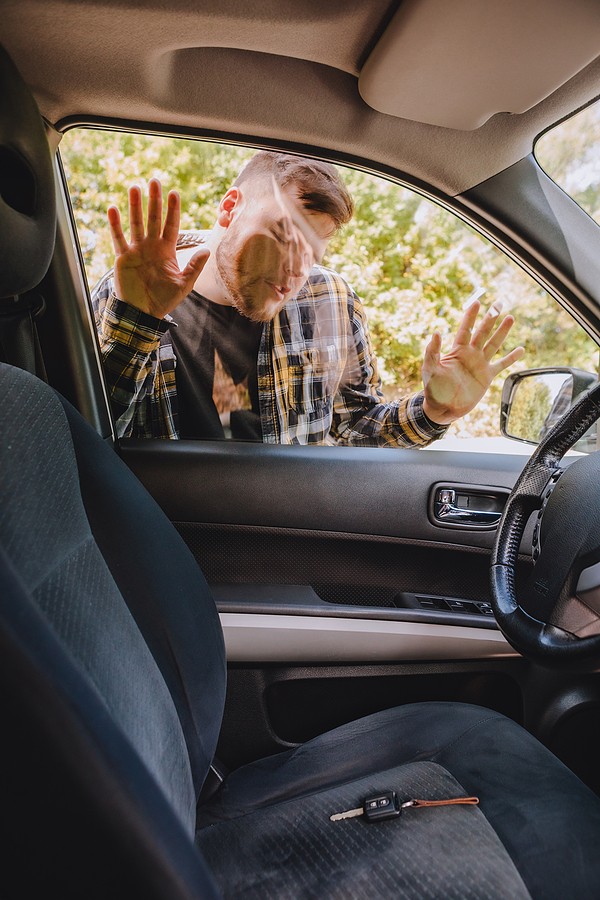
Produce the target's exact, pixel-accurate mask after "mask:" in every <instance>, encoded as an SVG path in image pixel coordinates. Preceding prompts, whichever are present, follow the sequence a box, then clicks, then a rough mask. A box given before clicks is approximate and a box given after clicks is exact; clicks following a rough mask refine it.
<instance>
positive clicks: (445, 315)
mask: <svg viewBox="0 0 600 900" xmlns="http://www.w3.org/2000/svg"><path fill="white" fill-rule="evenodd" d="M254 152H255V151H254V150H252V149H249V148H245V147H236V146H229V145H225V144H212V143H207V142H202V141H194V140H181V139H171V138H163V137H157V136H148V135H138V134H123V133H118V132H107V131H98V130H93V129H83V128H81V129H73V130H71V131H69V132H67V134H66V135H65V136H64V138H63V141H62V144H61V158H62V161H63V164H64V167H65V172H66V176H67V181H68V185H69V191H70V195H71V200H72V205H73V211H74V216H75V221H76V225H77V229H78V234H79V240H80V243H81V249H82V254H83V258H84V262H85V268H86V275H87V279H88V282H89V285H90V290H92V291H93V290H94V288H95V287H96V286H97V284H98V282H99V281H101V279H102V278H103V277H104V276H105V274H106V272H107V271H109V270H110V268H111V266H112V264H113V259H114V251H113V247H112V242H111V238H110V234H109V229H108V226H107V222H106V209H107V207H108V206H109V205H110V204H116V205H117V206H118V207H119V208H120V209H121V211H122V213H123V214H124V215H123V226H124V230H125V231H126V233H127V230H128V224H127V216H126V210H127V188H128V186H129V185H130V184H132V183H138V184H140V185H141V186H142V188H143V192H144V198H145V199H144V202H145V203H146V198H147V185H148V180H149V179H150V178H151V177H158V178H159V179H160V181H161V183H162V185H163V187H164V189H165V191H166V190H170V189H176V190H177V191H179V193H180V195H181V206H182V216H181V226H180V227H181V231H182V235H183V237H182V243H183V247H182V249H181V251H180V257H181V261H182V262H183V263H184V262H185V261H186V260H187V259H188V258H189V257H190V256H191V255H192V253H193V252H194V251H195V249H196V248H197V247H196V244H195V241H196V239H197V237H198V232H200V231H203V230H204V231H205V230H209V229H211V228H212V226H213V224H214V222H215V216H216V210H217V207H218V204H219V200H220V198H221V197H222V196H223V195H224V194H225V192H226V191H227V189H228V188H229V187H230V185H231V184H232V182H233V181H234V179H235V177H236V175H237V173H238V171H239V170H240V168H241V167H242V166H243V165H244V164H245V163H246V162H247V161H248V160H249V159H250V158H251V157H252V156H253V154H254ZM338 169H339V171H340V173H341V174H342V177H343V179H344V182H345V183H346V185H347V186H348V188H349V190H350V192H351V194H352V196H353V198H354V201H355V214H354V217H353V219H352V220H351V221H350V222H349V223H348V224H346V225H345V226H344V227H343V228H342V229H341V230H340V231H339V232H338V233H337V234H336V235H335V236H334V237H333V238H332V240H331V241H330V242H329V245H328V247H327V250H326V253H325V257H324V258H323V260H322V263H323V265H324V266H325V267H326V270H327V271H328V272H333V273H336V277H337V276H338V275H339V276H341V278H343V279H344V280H345V281H346V282H347V283H348V284H349V285H351V286H352V289H353V290H354V291H355V292H356V294H357V295H358V297H360V298H361V300H362V302H363V303H364V307H365V318H366V322H367V324H366V325H364V322H362V320H361V323H359V325H360V326H361V327H363V325H364V328H365V329H366V330H368V333H369V335H370V341H371V344H372V365H371V370H373V371H371V370H370V376H369V377H370V378H371V381H370V383H369V385H368V390H369V391H371V393H373V392H374V391H375V383H376V380H377V375H378V376H379V378H380V379H381V390H382V394H383V396H382V397H381V398H380V399H381V402H384V403H387V404H393V403H394V402H396V401H398V400H399V398H402V397H405V396H406V395H407V394H411V393H413V392H418V391H419V390H420V389H421V387H422V382H421V364H422V358H423V352H424V348H425V345H426V343H427V341H428V339H429V337H430V336H431V334H432V333H433V331H434V330H438V331H439V332H440V333H441V335H442V338H443V349H444V350H449V349H450V346H451V344H452V340H453V335H454V333H455V331H456V328H457V327H458V323H459V321H460V319H461V316H462V315H463V312H464V307H465V305H466V304H467V303H468V300H469V298H470V297H472V296H473V293H474V292H476V293H477V294H479V295H480V296H481V301H482V303H483V304H484V305H485V306H487V305H490V304H492V303H496V304H498V303H501V306H502V310H503V312H510V313H512V314H513V315H514V316H515V319H516V324H515V326H514V328H513V331H512V332H511V334H510V336H509V340H508V342H507V349H511V348H512V347H516V346H518V345H522V346H523V347H524V348H525V356H524V358H523V359H522V360H521V361H520V362H519V363H517V364H516V368H527V369H529V368H537V367H542V366H573V367H577V368H579V369H583V370H586V371H589V372H596V371H597V366H598V348H597V345H596V344H595V342H594V341H593V340H592V339H591V338H589V337H588V335H587V334H586V333H585V332H584V331H583V329H582V328H581V327H580V326H579V325H578V324H577V323H576V322H575V321H574V320H573V319H572V318H571V317H570V316H569V315H568V314H567V313H566V312H565V311H564V310H563V309H562V308H561V307H560V306H559V305H558V304H557V303H556V301H555V300H554V299H553V298H552V297H550V296H549V295H548V294H547V293H546V292H545V291H544V290H542V289H541V288H540V286H539V285H538V284H537V283H536V282H535V281H534V280H533V279H532V278H531V277H530V276H529V275H527V274H526V273H525V272H523V271H522V270H521V269H520V268H519V267H518V266H517V265H516V264H515V263H514V262H513V261H512V260H510V259H509V258H508V257H506V256H505V255H504V254H503V253H501V252H500V251H499V250H498V249H497V248H496V247H495V246H494V245H492V244H491V243H490V242H489V241H487V240H486V239H484V238H483V237H482V236H481V235H479V234H478V233H477V232H476V231H475V230H474V229H472V228H471V227H469V226H467V225H466V224H465V223H464V222H462V221H461V220H460V219H459V218H458V217H456V216H455V215H454V214H452V213H451V212H449V211H447V210H445V209H444V208H442V207H441V206H440V205H438V204H436V203H434V202H432V201H431V200H429V199H427V198H425V197H423V196H421V195H420V194H418V193H416V192H414V191H412V190H409V189H407V188H405V187H402V186H399V185H397V184H395V183H393V182H391V181H389V180H386V179H384V178H381V177H377V176H374V175H372V174H369V173H365V172H361V171H358V170H353V169H350V168H344V167H338ZM299 228H300V231H301V232H302V229H303V228H304V226H299ZM304 236H305V237H306V232H305V233H304ZM273 240H276V236H275V237H273ZM299 240H300V241H301V240H302V235H300V237H299ZM186 242H187V244H188V246H187V247H186ZM269 246H270V245H269ZM259 249H261V251H263V252H262V256H263V257H264V255H265V254H264V247H263V245H260V248H259ZM323 277H324V278H325V280H326V281H327V279H329V281H331V276H330V275H327V274H326V275H325V276H323ZM328 284H329V287H328V289H331V284H330V283H329V282H328ZM335 284H338V282H335ZM320 289H321V288H319V290H320ZM319 308H320V309H322V305H321V307H319ZM289 309H290V310H291V311H290V313H289V316H288V318H287V320H286V323H285V328H287V329H288V330H289V333H290V334H292V337H291V338H290V337H289V334H288V337H287V338H286V337H285V328H283V327H282V328H279V330H277V329H273V330H272V331H271V333H270V334H269V336H268V337H269V340H270V344H269V346H268V347H267V344H265V343H261V342H262V341H264V340H265V337H264V329H263V327H262V326H261V325H258V326H257V325H256V324H254V323H250V322H249V321H248V320H246V319H244V320H243V321H241V320H240V317H238V316H232V310H231V309H230V308H229V307H226V306H219V305H215V304H214V303H208V304H206V303H203V302H202V300H201V299H198V298H195V299H194V304H193V305H192V306H190V308H189V309H186V310H183V309H181V310H178V311H177V315H176V319H177V326H176V332H175V334H176V338H175V339H174V342H175V345H176V352H173V349H172V348H170V349H169V350H168V352H167V349H165V348H164V346H163V345H162V344H161V347H160V350H159V352H158V354H157V356H158V359H159V361H160V363H161V365H162V366H163V368H164V370H165V371H164V378H162V374H161V378H162V382H161V385H162V390H163V392H164V393H166V394H168V392H169V391H170V390H171V391H172V390H173V384H174V382H175V376H174V371H175V372H176V375H177V382H176V387H177V394H178V397H177V402H178V404H179V414H180V416H181V419H182V422H183V423H187V424H185V427H189V428H190V429H191V430H190V432H189V433H190V434H192V435H195V434H196V432H194V431H193V428H194V425H195V424H197V423H195V422H194V419H196V420H198V419H202V421H203V422H204V417H205V413H206V417H207V418H206V421H207V422H208V425H207V426H206V428H204V426H203V429H204V430H202V432H201V433H199V434H198V435H197V436H201V437H220V436H225V437H231V436H233V437H235V438H237V439H241V440H260V439H261V438H264V439H265V440H269V441H271V442H277V441H278V440H282V441H284V442H285V434H284V435H283V436H282V431H281V429H280V431H279V432H277V430H276V429H275V430H274V431H273V432H272V433H271V434H269V435H268V436H267V437H264V424H263V426H262V427H261V421H262V422H263V423H264V421H265V416H266V415H267V414H268V409H267V407H268V402H271V400H270V398H272V397H275V400H274V401H273V402H279V403H281V404H283V405H284V406H285V409H286V410H287V415H288V418H289V420H290V421H291V423H292V424H291V426H290V427H291V428H296V431H295V432H293V433H294V434H295V435H299V437H297V439H298V440H300V442H306V443H309V442H311V440H315V441H316V442H321V443H336V441H337V439H338V438H337V435H336V432H335V414H334V418H333V423H334V424H333V425H332V429H331V430H330V431H327V433H325V432H323V433H322V434H321V432H319V428H323V427H327V426H323V422H324V421H327V420H326V416H325V413H324V409H325V406H326V403H327V397H328V396H329V393H331V392H335V390H336V385H338V384H339V383H341V382H343V381H344V379H345V380H346V382H350V388H351V390H350V391H349V394H352V391H353V390H354V389H355V388H356V387H357V386H356V384H355V383H354V382H353V380H352V379H353V378H355V374H354V373H355V369H356V367H357V366H358V362H356V361H354V362H353V363H349V362H348V360H345V361H344V360H343V359H342V355H341V353H340V349H339V348H340V346H341V344H340V341H341V337H340V335H341V331H340V327H342V326H340V325H339V323H338V324H336V323H335V322H332V320H331V317H329V318H327V325H326V327H325V331H324V333H325V334H326V335H327V338H326V339H322V340H321V341H320V343H319V342H316V341H315V340H311V339H310V334H309V332H307V330H306V329H307V324H306V321H305V312H303V311H302V310H300V312H296V311H295V310H292V307H291V306H290V307H289ZM292 312H293V315H296V316H297V318H298V321H299V322H300V326H301V327H302V329H303V331H302V345H301V346H300V345H299V344H298V342H297V341H296V340H295V339H294V338H293V335H294V334H296V332H294V331H293V328H294V327H295V325H294V322H293V321H292V319H293V315H292ZM303 317H304V318H303ZM300 320H301V321H300ZM309 324H310V323H309ZM321 325H322V321H321V322H317V326H318V327H319V328H321ZM300 326H298V327H300ZM127 327H128V326H127ZM311 327H312V326H311ZM357 327H358V326H357V325H356V322H352V324H351V326H350V325H348V323H347V322H346V323H345V324H344V325H343V328H345V329H346V331H347V332H348V331H351V330H352V329H353V330H354V332H356V329H357ZM207 329H208V331H207ZM173 330H174V329H173V328H171V329H170V332H169V333H171V332H173ZM321 330H322V329H321ZM207 333H210V335H211V340H210V342H209V343H208V344H207V338H206V335H207ZM307 334H308V338H309V339H307ZM345 339H349V340H351V339H352V335H350V337H349V338H348V334H346V336H345V338H344V340H345ZM278 341H279V343H278ZM363 350H364V348H362V349H361V348H359V350H357V351H355V352H356V353H357V354H358V355H359V356H360V354H361V353H363ZM261 354H262V360H263V363H264V362H265V359H267V357H268V360H267V361H268V366H263V369H264V370H265V371H267V375H269V373H275V378H274V379H272V382H270V383H267V381H265V379H266V378H267V375H265V371H263V370H261V369H260V367H259V368H258V371H257V368H256V367H255V366H254V365H253V360H254V359H255V358H257V359H258V358H259V357H260V355H261ZM173 355H174V356H175V357H176V358H177V366H176V368H175V370H174V371H173V364H172V361H171V360H170V358H168V357H169V356H173ZM179 356H181V359H180V358H179ZM361 359H363V357H361ZM113 363H114V360H113ZM119 366H121V368H120V369H119V370H118V371H116V374H115V370H114V367H113V370H112V371H111V372H107V377H108V378H111V377H112V378H117V380H118V381H119V380H120V381H119V383H120V384H121V385H122V384H123V379H124V377H126V376H125V375H124V372H125V367H124V364H123V363H122V361H119ZM207 366H208V369H209V371H208V375H207V374H206V371H205V369H206V367H207ZM169 367H171V368H169ZM514 368H515V367H513V369H514ZM199 370H202V371H201V372H200V375H199V374H198V371H199ZM363 375H364V373H363ZM142 376H143V378H145V379H146V382H145V383H146V384H147V383H148V381H149V380H150V379H151V377H154V376H155V372H154V375H153V374H152V371H151V368H149V367H147V368H146V369H145V370H144V371H143V372H142ZM200 377H202V378H204V377H206V378H208V380H209V382H210V383H211V385H213V389H212V395H211V392H210V391H208V392H205V393H206V396H200V395H201V394H202V392H201V391H200V392H199V391H198V390H196V389H195V385H196V384H197V379H198V378H200ZM169 379H171V381H169ZM355 380H356V378H355ZM363 382H364V378H363ZM502 382H503V374H501V375H500V376H498V377H497V378H496V380H495V381H494V382H493V384H492V386H491V388H490V390H489V391H488V393H487V394H486V396H485V397H484V398H483V400H482V401H481V402H480V403H479V405H478V406H477V407H476V409H475V410H474V411H473V412H471V413H470V414H468V415H467V416H465V417H464V418H462V419H460V420H458V421H457V422H455V423H453V424H452V425H451V427H450V428H449V430H448V432H447V434H446V435H445V436H444V437H443V439H442V440H438V441H436V442H435V443H433V444H432V445H431V446H432V447H434V448H436V449H443V448H447V447H453V446H454V445H456V444H458V446H459V447H461V448H464V449H473V450H495V451H500V452H529V451H530V449H531V448H530V447H529V448H528V447H527V446H526V445H523V444H520V443H518V442H516V441H511V440H508V439H506V438H502V437H501V436H500V431H499V422H500V395H501V390H502ZM140 383H142V382H140ZM332 385H333V387H332ZM359 388H360V390H354V393H355V394H356V393H360V391H361V390H364V389H365V385H364V383H361V385H360V386H359ZM269 391H270V393H269ZM278 391H279V394H280V395H281V393H282V392H284V393H285V396H283V397H282V396H280V395H278V394H277V392H278ZM265 397H266V398H267V400H265ZM190 398H192V399H190ZM163 399H164V397H163ZM192 400H193V403H192ZM267 401H268V402H267ZM345 402H346V400H344V403H345ZM353 403H354V399H353V398H352V397H351V400H350V401H349V402H348V405H349V406H350V408H351V414H349V415H351V416H354V420H357V419H360V414H359V413H357V412H356V408H355V406H353V405H352V404H353ZM117 405H118V399H117ZM125 405H126V404H125ZM342 406H343V404H342ZM192 407H193V409H192ZM182 410H183V412H182ZM190 410H191V411H190ZM265 410H266V412H265ZM117 414H119V415H121V416H122V421H126V419H127V416H128V413H127V411H125V412H123V408H121V407H119V409H118V410H117V413H116V414H115V415H117ZM342 418H343V414H342ZM367 418H368V417H363V421H362V423H361V425H360V427H362V428H363V431H362V432H361V434H360V437H359V438H358V439H357V440H354V441H346V442H351V443H355V444H356V445H361V444H367V445H369V444H371V443H372V442H373V441H372V440H370V433H369V424H368V422H367ZM365 422H367V424H366V425H365V424H364V423H365ZM123 433H124V434H125V435H126V434H127V432H123ZM148 433H150V432H148ZM161 436H172V435H171V434H164V435H161ZM342 442H344V441H342ZM380 443H385V444H386V445H388V444H391V445H392V446H393V445H394V443H393V441H380Z"/></svg>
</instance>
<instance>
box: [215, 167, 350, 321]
mask: <svg viewBox="0 0 600 900" xmlns="http://www.w3.org/2000/svg"><path fill="white" fill-rule="evenodd" d="M229 193H230V192H228V194H229ZM228 194H226V195H225V198H224V199H226V198H227V196H228ZM334 231H335V223H334V221H333V219H332V218H331V217H330V216H328V215H326V214H325V213H319V212H313V211H312V210H307V209H305V208H304V206H303V204H302V203H301V201H300V200H299V199H298V195H297V190H296V188H295V187H294V186H291V185H290V186H288V187H286V188H279V187H278V186H277V185H276V184H275V183H274V184H273V186H272V189H270V190H263V191H261V192H260V194H258V195H257V193H256V192H253V191H252V190H248V191H246V192H244V191H243V188H242V189H240V191H239V192H238V198H237V201H236V203H235V207H234V210H233V213H232V215H231V221H230V222H229V224H228V225H227V231H226V232H225V234H224V235H223V237H222V238H221V241H220V242H219V244H218V246H217V248H216V252H215V262H216V266H217V270H218V272H219V275H220V277H221V279H222V281H223V284H224V285H225V287H226V289H227V292H228V294H229V296H230V299H231V301H232V303H233V305H234V306H235V307H236V308H237V309H238V311H239V312H240V313H242V315H244V316H247V318H249V319H252V321H254V322H267V321H269V320H270V319H272V318H273V317H274V316H275V315H276V314H277V313H278V312H279V310H280V309H281V308H282V306H284V304H285V303H286V302H287V301H288V300H289V299H290V298H291V297H294V296H295V295H296V294H297V293H298V291H299V290H300V288H301V287H302V285H303V284H304V282H305V281H306V279H307V277H308V273H309V272H310V270H311V268H312V266H313V265H314V263H315V262H320V261H321V259H322V258H323V254H324V253H325V249H326V247H327V243H328V241H329V238H330V237H331V236H332V234H333V232H334Z"/></svg>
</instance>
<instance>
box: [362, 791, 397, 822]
mask: <svg viewBox="0 0 600 900" xmlns="http://www.w3.org/2000/svg"><path fill="white" fill-rule="evenodd" d="M363 811H364V816H365V819H366V821H367V822H382V821H383V820H384V819H397V818H398V816H399V815H400V812H401V810H400V805H399V803H398V797H397V796H396V791H383V793H381V794H377V795H374V796H373V797H367V799H366V800H365V802H364V805H363Z"/></svg>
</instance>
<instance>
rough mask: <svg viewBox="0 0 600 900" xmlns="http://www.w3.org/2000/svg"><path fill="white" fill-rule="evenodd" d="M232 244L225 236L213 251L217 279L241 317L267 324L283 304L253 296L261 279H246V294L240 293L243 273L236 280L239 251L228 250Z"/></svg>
mask: <svg viewBox="0 0 600 900" xmlns="http://www.w3.org/2000/svg"><path fill="white" fill-rule="evenodd" d="M233 243H234V242H233V241H229V240H228V236H227V235H225V237H223V238H222V240H221V241H220V243H219V244H218V246H217V248H216V250H215V265H216V269H217V273H218V275H219V278H220V279H221V281H222V282H223V285H224V287H225V289H226V291H227V294H228V297H229V299H230V300H231V303H232V305H233V306H234V307H235V309H237V311H238V312H239V313H240V314H241V315H242V316H245V317H246V318H247V319H250V321H251V322H269V321H270V320H271V319H273V318H274V317H275V316H276V315H277V313H278V312H279V310H280V309H281V307H282V306H283V303H282V302H277V301H269V300H260V299H257V298H256V297H255V296H253V294H252V287H253V285H255V284H256V285H260V283H261V282H263V281H264V279H263V278H261V277H257V278H255V279H254V280H253V279H252V278H247V279H246V282H247V286H248V292H247V293H242V291H241V290H240V287H239V282H240V281H242V280H243V274H244V273H243V272H242V273H241V275H242V277H237V278H236V274H237V272H238V266H239V256H240V251H237V252H236V250H235V249H234V247H233V246H232V247H231V249H230V248H229V245H230V244H233ZM265 283H266V282H265Z"/></svg>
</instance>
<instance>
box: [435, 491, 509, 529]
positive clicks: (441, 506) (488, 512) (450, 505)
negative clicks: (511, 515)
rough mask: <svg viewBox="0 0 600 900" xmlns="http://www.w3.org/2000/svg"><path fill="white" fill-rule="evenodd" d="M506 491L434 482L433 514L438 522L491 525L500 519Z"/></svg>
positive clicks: (489, 526)
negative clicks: (446, 485) (476, 488)
mask: <svg viewBox="0 0 600 900" xmlns="http://www.w3.org/2000/svg"><path fill="white" fill-rule="evenodd" d="M507 493H508V492H506V493H505V492H498V493H496V491H492V490H490V491H489V492H487V491H485V489H484V488H482V489H481V490H473V489H472V488H471V487H470V486H466V485H457V486H455V487H454V486H453V487H443V486H439V485H438V486H437V488H436V489H435V491H434V502H433V518H434V520H435V521H436V522H437V524H439V525H446V526H447V525H450V526H452V525H455V526H461V525H462V526H463V528H464V527H466V528H493V527H494V526H495V525H497V524H498V522H499V521H500V517H501V516H502V510H503V508H504V504H505V502H506V497H507Z"/></svg>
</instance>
